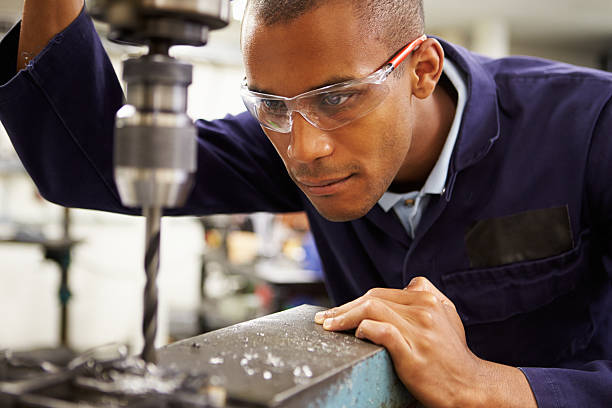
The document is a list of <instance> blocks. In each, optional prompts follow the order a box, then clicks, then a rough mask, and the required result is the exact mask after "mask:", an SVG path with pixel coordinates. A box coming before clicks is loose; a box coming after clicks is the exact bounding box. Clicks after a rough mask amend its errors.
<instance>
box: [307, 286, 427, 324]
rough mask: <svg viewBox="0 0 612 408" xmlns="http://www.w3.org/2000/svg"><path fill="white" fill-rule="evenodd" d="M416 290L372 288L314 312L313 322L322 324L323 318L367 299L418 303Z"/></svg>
mask: <svg viewBox="0 0 612 408" xmlns="http://www.w3.org/2000/svg"><path fill="white" fill-rule="evenodd" d="M415 292H416V291H412V292H411V291H407V290H401V289H385V288H374V289H370V290H369V291H368V292H367V293H366V294H365V295H363V296H361V297H360V298H357V299H355V300H353V301H351V302H348V303H345V304H344V305H342V306H338V307H335V308H333V309H329V310H325V311H322V312H319V313H317V314H315V323H318V324H323V322H324V321H325V319H328V318H332V317H335V316H340V315H342V314H344V313H346V312H347V311H349V310H351V309H353V308H355V307H357V306H358V305H360V304H361V303H363V302H366V301H367V300H368V299H372V298H375V299H381V300H385V301H388V302H392V303H397V304H400V305H411V304H418V303H419V301H420V299H421V296H420V295H419V294H418V293H415Z"/></svg>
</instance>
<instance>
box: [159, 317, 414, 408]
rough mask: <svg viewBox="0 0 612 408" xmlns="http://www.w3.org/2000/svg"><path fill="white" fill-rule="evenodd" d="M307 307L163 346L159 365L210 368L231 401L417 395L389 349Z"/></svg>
mask: <svg viewBox="0 0 612 408" xmlns="http://www.w3.org/2000/svg"><path fill="white" fill-rule="evenodd" d="M320 310H323V309H322V308H320V307H315V306H309V305H303V306H299V307H296V308H293V309H290V310H286V311H283V312H280V313H275V314H272V315H268V316H265V317H262V318H259V319H255V320H252V321H249V322H245V323H240V324H237V325H235V326H230V327H227V328H224V329H220V330H217V331H213V332H210V333H206V334H203V335H201V336H197V337H194V338H191V339H187V340H183V341H181V342H177V343H174V344H171V345H169V346H166V347H164V348H162V349H160V350H159V364H160V366H161V367H168V368H171V369H173V370H179V371H182V372H192V371H193V372H199V371H203V372H206V373H208V374H209V375H210V376H211V377H213V378H216V381H217V382H218V383H220V384H222V385H223V386H224V387H225V388H226V390H227V395H228V404H229V405H230V406H260V407H277V406H282V407H289V408H291V407H301V408H303V407H313V408H314V407H387V408H393V407H406V406H408V405H409V404H410V403H411V402H412V401H414V398H413V397H412V396H411V395H410V394H409V393H408V391H407V390H406V388H405V387H404V385H403V384H402V383H401V382H400V380H399V378H398V377H397V375H396V374H395V371H394V369H393V364H392V362H391V359H390V357H389V354H388V352H387V351H386V350H385V349H384V348H382V347H380V346H377V345H375V344H372V343H370V342H367V341H363V340H360V339H357V338H356V337H355V336H354V335H353V334H352V333H335V332H328V331H325V330H323V328H322V327H321V326H320V325H318V324H315V323H314V315H315V313H316V312H317V311H320Z"/></svg>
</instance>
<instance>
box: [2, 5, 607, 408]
mask: <svg viewBox="0 0 612 408" xmlns="http://www.w3.org/2000/svg"><path fill="white" fill-rule="evenodd" d="M32 4H33V2H32V1H27V2H26V5H25V12H24V18H23V23H22V27H21V37H20V36H19V32H18V30H17V29H15V30H13V31H12V32H11V33H9V34H8V35H7V37H6V38H5V39H4V40H3V41H2V43H1V44H0V56H1V61H2V64H1V65H2V66H1V67H0V69H1V70H2V72H0V83H1V84H4V85H2V86H0V119H1V120H2V121H3V123H4V125H5V127H6V128H7V131H8V133H9V135H10V136H11V139H12V141H13V144H14V145H15V148H16V150H17V152H18V153H19V155H20V157H21V159H22V161H23V163H24V165H25V166H26V168H27V169H28V171H29V172H30V174H31V175H32V178H33V179H34V180H35V182H36V183H37V185H38V187H39V189H40V191H41V193H42V194H43V195H44V196H45V197H46V198H48V199H49V200H51V201H54V202H58V203H61V204H64V205H68V206H77V207H85V208H96V209H103V210H108V211H117V212H125V213H133V212H132V211H131V210H129V209H126V208H124V207H122V206H121V205H120V202H119V199H118V195H117V192H116V187H115V185H114V182H113V177H112V158H111V151H112V126H113V124H112V121H113V117H114V114H115V112H116V110H117V109H118V108H119V106H120V105H121V97H122V96H121V90H120V87H119V84H118V82H117V80H116V77H115V75H114V72H113V70H112V67H111V66H110V63H109V62H108V59H107V58H106V56H105V54H104V51H103V50H102V48H101V46H100V43H99V40H98V38H97V37H96V35H95V33H94V31H93V28H92V25H91V22H90V20H89V19H88V18H87V15H86V14H85V13H84V12H82V13H81V14H79V12H78V10H80V7H81V5H82V2H81V1H78V0H74V1H72V0H64V1H62V2H60V1H57V0H55V1H51V0H47V1H40V0H39V1H38V2H37V3H36V4H37V6H36V7H37V8H34V7H35V6H33V5H32ZM45 10H46V12H48V13H47V14H45ZM51 10H53V13H51ZM75 18H76V19H75ZM73 20H74V21H73ZM71 21H73V22H72V23H71V24H70V25H69V26H68V28H66V29H65V30H64V31H62V32H61V33H60V34H59V35H57V36H54V35H55V34H56V33H57V32H58V31H61V30H62V29H63V28H64V27H65V26H66V25H68V24H69V23H70V22H71ZM424 33H425V32H424V28H423V13H422V4H421V2H420V1H418V0H389V1H384V2H381V1H374V0H359V1H355V0H335V1H333V0H294V1H290V0H267V1H266V0H251V1H250V2H249V5H248V8H247V12H246V16H245V19H244V22H243V30H242V49H243V54H244V62H245V68H246V83H245V85H244V87H243V96H244V99H245V104H246V105H247V107H248V108H249V110H250V111H251V112H252V114H253V115H255V116H256V117H257V120H258V121H255V120H254V119H253V118H252V117H251V116H249V115H248V114H242V115H238V116H236V117H227V118H226V119H223V120H219V121H213V122H204V121H198V122H197V123H196V124H197V126H198V131H199V136H200V137H199V168H198V174H197V185H196V189H195V191H194V192H193V194H192V195H191V197H190V199H189V201H188V203H187V206H186V207H185V208H184V209H182V210H180V213H187V214H203V213H213V212H247V211H259V210H265V211H274V212H282V211H296V210H305V211H306V212H307V214H308V217H309V220H310V223H311V227H312V230H313V233H314V235H315V238H316V242H317V246H318V248H319V251H320V254H321V258H322V262H323V265H324V269H325V279H326V283H327V285H328V288H329V291H330V294H331V295H332V297H333V298H334V299H335V301H336V302H337V303H338V304H342V303H344V304H343V305H342V306H339V307H337V308H335V309H332V310H330V311H329V312H327V313H324V314H321V315H317V317H316V321H317V322H318V323H321V324H323V325H324V328H326V329H328V330H349V329H356V335H357V336H358V337H361V338H365V339H369V340H371V341H373V342H375V343H378V344H382V345H384V346H385V347H386V348H387V349H388V350H389V352H390V354H391V356H392V358H393V362H394V364H395V368H396V371H397V373H398V375H399V377H400V378H401V380H402V381H403V383H404V384H405V385H406V387H407V388H408V389H409V390H410V391H411V392H412V394H413V395H414V396H415V397H416V398H417V399H418V400H419V401H421V402H422V403H423V404H424V405H426V406H430V407H446V406H460V407H470V406H487V407H493V406H494V407H531V406H534V407H535V406H540V407H578V406H580V407H587V406H588V407H595V406H608V405H609V403H610V401H612V391H611V390H612V387H610V386H609V385H610V383H612V362H611V361H610V360H612V335H611V334H612V333H611V331H612V320H611V314H610V312H609V311H610V306H611V304H612V288H611V285H610V282H611V278H612V258H611V256H612V240H611V238H612V237H611V231H612V215H611V214H612V212H610V211H609V209H610V208H612V188H610V186H609V184H610V181H609V177H610V176H609V175H610V174H612V172H611V171H612V168H611V167H612V146H611V143H612V140H610V137H609V136H610V134H611V132H612V102H610V101H611V98H612V76H610V75H609V74H605V73H603V72H598V71H594V70H587V69H582V68H578V67H572V66H568V65H564V64H559V63H554V62H550V61H544V60H538V59H531V58H508V59H502V60H491V59H487V58H484V57H481V56H477V55H474V54H471V53H470V52H468V51H466V50H464V49H462V48H460V47H457V46H454V45H452V44H449V43H446V42H443V41H442V40H436V39H433V38H427V39H425V38H422V35H423V34H424ZM50 39H51V41H50V42H49V44H48V45H46V46H45V44H46V43H47V41H49V40H50ZM18 48H19V51H18ZM398 52H399V53H398ZM407 54H409V56H406V55H407ZM17 57H18V58H19V60H17ZM26 57H27V58H28V59H27V61H26ZM404 57H405V58H404ZM402 58H404V59H402ZM388 63H389V64H390V65H389V64H388ZM16 64H20V67H24V66H25V69H23V70H21V71H20V72H18V73H15V69H14V67H15V65H16ZM26 65H27V66H26ZM391 67H395V69H394V70H393V72H391V70H392V68H391ZM346 81H348V82H347V83H344V82H346ZM337 83H342V84H341V85H335V84H337ZM330 85H331V87H329V88H325V89H321V88H323V87H327V86H330ZM85 107H86V108H85ZM258 122H259V123H258ZM262 129H263V132H262ZM266 136H267V137H266ZM270 142H271V143H270ZM292 181H293V183H292ZM296 186H297V187H296ZM373 288H378V289H373ZM385 288H388V289H385ZM364 293H365V294H364ZM347 302H348V303H347ZM517 367H521V368H520V369H519V368H517Z"/></svg>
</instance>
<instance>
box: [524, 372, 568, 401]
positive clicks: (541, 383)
mask: <svg viewBox="0 0 612 408" xmlns="http://www.w3.org/2000/svg"><path fill="white" fill-rule="evenodd" d="M519 370H521V371H522V372H523V374H525V377H527V381H528V382H529V385H530V386H531V391H532V392H533V395H534V396H535V399H536V402H537V403H538V408H563V407H566V406H567V405H566V402H567V401H569V399H568V398H567V396H566V395H564V392H563V387H561V385H560V384H559V383H557V382H556V381H555V376H554V375H553V372H551V371H552V370H557V369H554V368H533V367H528V368H523V367H519Z"/></svg>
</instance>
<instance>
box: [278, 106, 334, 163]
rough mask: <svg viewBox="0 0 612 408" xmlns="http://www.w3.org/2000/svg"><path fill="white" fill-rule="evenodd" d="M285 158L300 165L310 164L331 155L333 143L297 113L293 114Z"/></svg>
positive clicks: (321, 131) (326, 135)
mask: <svg viewBox="0 0 612 408" xmlns="http://www.w3.org/2000/svg"><path fill="white" fill-rule="evenodd" d="M290 137H291V138H290V141H289V146H287V156H289V158H290V159H292V160H295V161H297V162H300V163H311V162H313V161H315V160H317V159H320V158H322V157H326V156H329V155H331V154H332V153H333V151H334V148H333V141H332V138H331V137H330V135H328V134H327V133H325V131H323V130H320V129H317V128H316V127H314V126H313V125H311V124H310V123H309V122H308V121H307V120H306V119H304V117H302V115H301V114H300V113H299V112H294V113H293V126H292V127H291V135H290Z"/></svg>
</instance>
